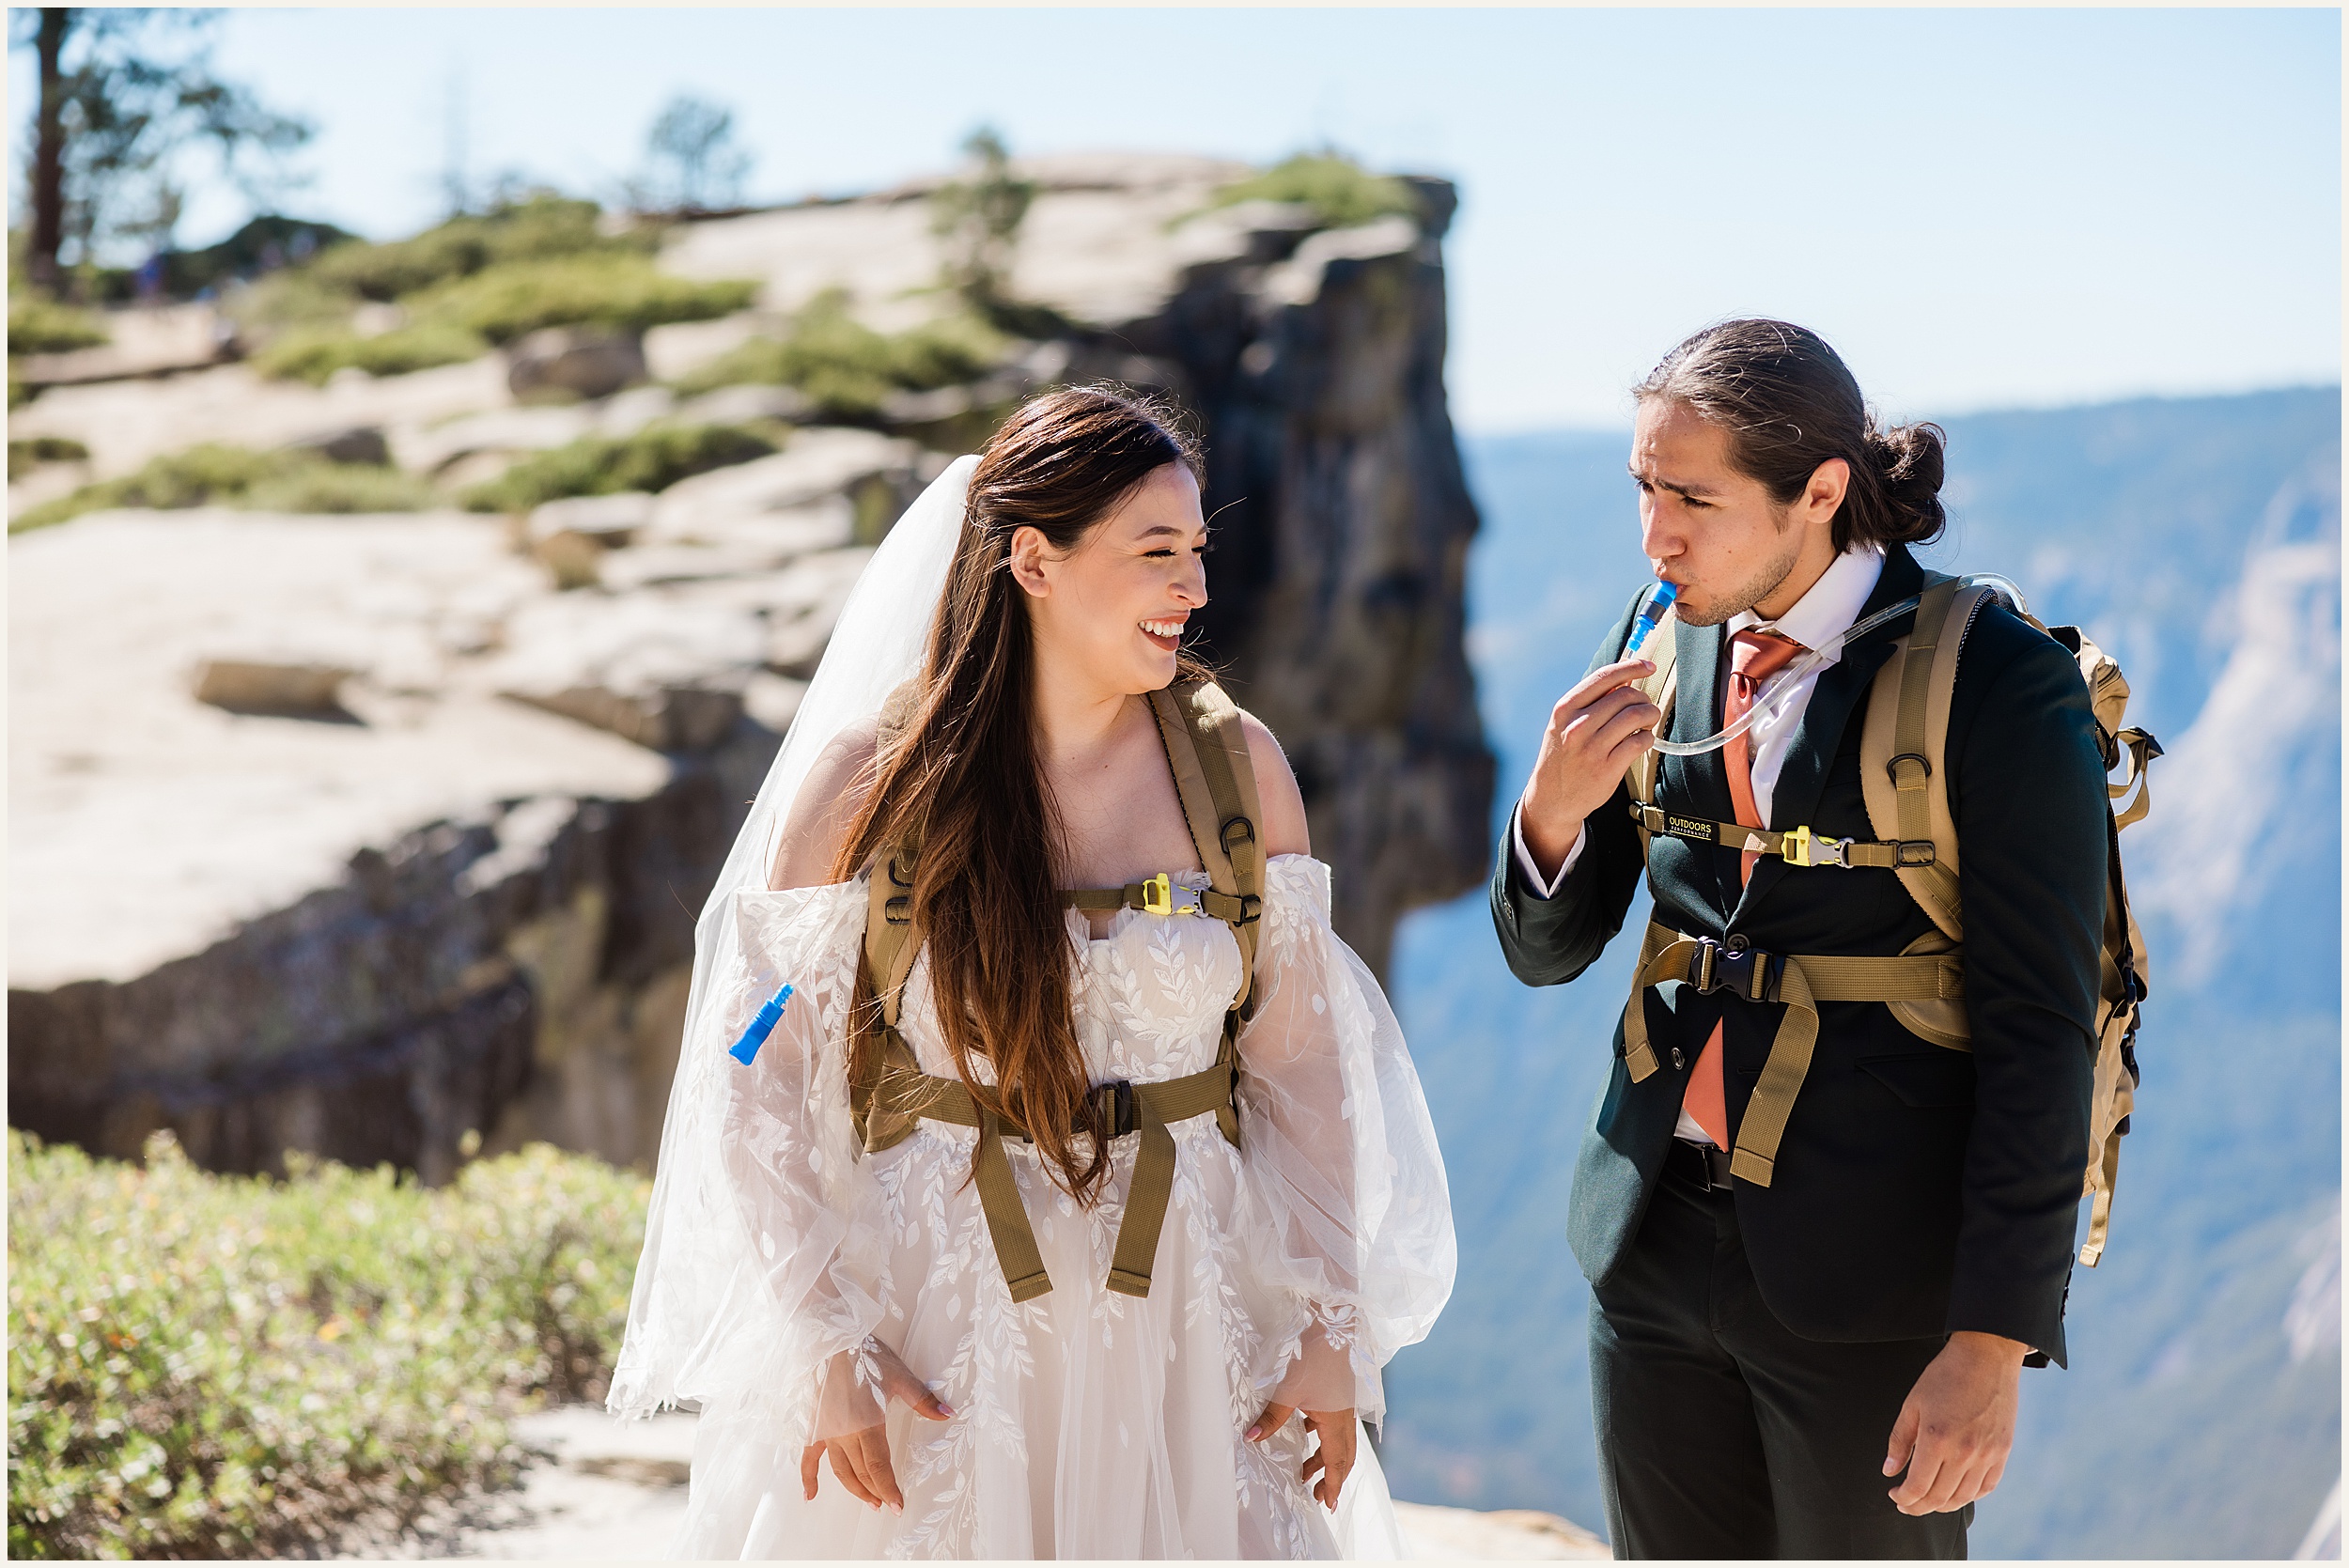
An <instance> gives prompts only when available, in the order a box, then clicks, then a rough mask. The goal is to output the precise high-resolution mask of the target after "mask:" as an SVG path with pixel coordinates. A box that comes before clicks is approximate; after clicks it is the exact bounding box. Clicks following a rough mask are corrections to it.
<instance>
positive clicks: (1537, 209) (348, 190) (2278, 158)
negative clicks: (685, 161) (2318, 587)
mask: <svg viewBox="0 0 2349 1568" xmlns="http://www.w3.org/2000/svg"><path fill="white" fill-rule="evenodd" d="M217 58H218V62H219V64H220V66H221V67H222V68H223V69H224V70H225V71H226V72H227V73H229V74H231V75H233V76H235V77H238V78H241V79H242V80H244V81H246V82H248V83H250V84H252V85H255V86H257V87H258V88H259V89H260V90H261V91H262V93H263V94H264V95H265V96H266V97H268V98H269V99H271V100H272V101H274V102H276V103H279V104H281V105H283V106H286V107H289V108H293V109H297V110H300V111H302V112H303V113H305V114H307V115H309V116H312V117H313V118H314V119H316V120H317V121H318V122H319V125H320V128H321V130H320V134H319V138H318V140H317V141H316V143H315V144H314V145H313V146H312V147H311V148H310V149H309V150H308V151H307V152H306V153H305V154H303V157H302V159H301V160H300V165H301V166H302V167H303V168H304V169H306V170H307V171H309V172H310V174H311V176H312V179H311V180H310V183H309V184H308V186H307V187H306V189H304V190H303V192H301V193H300V194H296V195H295V196H293V197H292V198H291V199H289V200H288V202H286V204H285V205H286V206H287V207H288V209H289V210H296V211H303V212H309V213H315V214H318V215H320V216H324V217H329V218H332V219H334V220H335V221H337V222H339V223H342V224H344V225H347V226H350V227H352V228H355V229H358V230H359V231H361V232H363V233H366V234H369V235H373V236H377V237H386V236H391V235H395V234H398V233H401V232H405V231H407V230H410V229H412V228H414V227H416V226H419V225H422V224H424V223H426V222H428V221H429V220H430V219H431V218H433V217H434V216H435V215H436V204H437V202H438V199H439V197H438V190H439V177H440V174H441V172H442V170H443V168H444V167H445V166H446V163H447V159H448V143H449V134H448V130H449V125H450V121H451V115H450V105H451V102H452V100H453V99H461V101H462V102H463V104H464V116H463V117H464V123H465V126H466V144H467V148H468V159H467V162H468V165H469V167H470V169H471V171H472V173H474V175H475V176H481V175H487V174H493V173H497V172H500V171H507V170H511V171H516V172H521V173H525V174H528V175H532V176H536V177H538V178H541V179H550V180H552V181H553V182H555V183H557V184H561V185H565V186H568V187H570V188H574V189H582V190H589V191H593V190H597V189H608V188H609V187H610V186H611V185H612V184H613V183H614V182H615V181H616V180H617V179H618V178H619V177H621V176H623V175H625V174H627V173H629V172H630V171H631V170H632V169H633V168H634V167H635V166H636V165H637V164H638V163H639V162H640V159H641V149H642V146H643V141H644V136H645V132H646V129H647V127H648V126H649V125H650V123H651V120H652V118H653V116H655V115H656V114H657V113H658V111H659V109H660V107H661V103H662V102H663V101H665V100H666V99H667V98H668V97H669V96H670V95H671V94H673V93H675V92H677V91H681V90H691V91H693V92H697V93H700V94H702V95H705V96H707V97H709V98H713V99H715V100H717V101H721V102H723V103H726V104H728V105H729V106H731V107H732V108H733V109H734V110H735V111H736V115H737V119H738V124H739V127H740V132H741V134H742V136H743V138H744V140H745V141H746V142H747V144H748V146H749V147H750V148H751V150H752V151H753V152H754V154H755V155H756V163H755V165H754V169H753V171H752V175H751V179H750V189H751V192H752V194H754V196H756V197H759V198H762V199H770V200H771V199H788V198H792V197H796V196H799V195H801V194H807V193H809V192H816V191H821V192H846V191H854V190H858V189H863V188H867V187H871V186H874V185H878V184H881V183H885V182H888V181H891V180H894V179H898V178H900V177H902V176H905V175H907V174H910V173H913V172H916V171H919V170H924V169H929V168H936V167H939V166H941V165H942V164H944V163H947V162H949V161H951V158H952V156H953V149H954V147H955V146H956V144H957V142H958V141H959V140H960V138H961V137H962V135H963V134H964V133H965V132H967V131H968V130H969V129H970V128H971V127H972V126H973V125H974V124H976V123H978V122H980V121H982V120H985V121H990V122H992V123H994V124H995V125H997V126H998V127H1000V128H1001V129H1002V130H1003V132H1004V134H1005V136H1006V138H1007V140H1008V141H1009V142H1010V143H1011V144H1012V146H1013V147H1014V149H1015V150H1016V151H1018V150H1030V151H1045V150H1066V149H1075V148H1085V147H1149V148H1169V149H1182V150H1195V151H1201V152H1208V153H1215V154H1220V155H1225V156H1230V157H1235V158H1240V159H1247V160H1251V161H1256V162H1266V161H1270V160H1273V159H1276V158H1278V157H1280V156H1283V155H1284V154H1286V153H1288V152H1291V151H1294V150H1297V149H1299V148H1300V147H1310V146H1315V145H1318V144H1322V143H1333V144H1335V145H1337V146H1339V147H1344V148H1346V149H1347V150H1349V151H1351V152H1353V153H1355V154H1356V155H1358V156H1360V157H1361V158H1363V159H1365V160H1366V161H1368V162H1371V163H1377V164H1379V165H1382V166H1385V167H1389V168H1397V169H1409V170H1414V171H1425V172H1432V173H1438V174H1443V175H1448V176H1450V177H1452V178H1453V179H1456V180H1458V181H1459V182H1460V184H1461V187H1462V195H1463V206H1462V210H1461V216H1460V219H1459V223H1458V225H1457V227H1456V228H1455V231H1454V235H1453V239H1452V241H1451V243H1450V246H1449V250H1448V259H1449V263H1450V266H1451V274H1452V287H1453V309H1454V314H1453V342H1452V359H1451V364H1450V379H1451V385H1452V390H1453V396H1454V402H1455V411H1456V412H1457V413H1458V415H1459V417H1460V420H1461V423H1462V424H1463V425H1464V426H1465V427H1468V428H1470V429H1472V430H1478V431H1500V430H1511V429H1523V428H1529V427H1544V426H1561V425H1564V426H1596V425H1614V424H1618V423H1621V422H1622V421H1623V420H1624V419H1625V418H1626V397H1625V395H1624V393H1623V388H1624V387H1625V386H1626V384H1627V383H1628V382H1629V381H1630V380H1633V379H1634V378H1636V377H1637V376H1638V375H1639V374H1640V373H1641V371H1643V370H1644V369H1645V368H1646V367H1647V366H1648V365H1650V364H1651V363H1653V361H1654V360H1655V359H1656V358H1657V356H1658V355H1659V354H1660V353H1661V352H1662V351H1663V350H1664V349H1667V348H1669V347H1670V346H1671V344H1672V342H1673V341H1675V340H1676V339H1677V338H1678V337H1680V336H1681V335H1683V334H1685V333H1687V332H1688V331H1690V330H1692V329H1693V328H1695V327H1697V326H1700V325H1702V324H1703V323H1704V322H1706V321H1708V320H1711V319H1715V318H1719V317H1722V316H1727V315H1733V314H1743V313H1749V312H1766V313H1770V314H1776V315H1782V316H1787V317H1790V318H1794V319H1797V320H1800V321H1803V322H1805V323H1806V324H1808V325H1811V326H1812V327H1815V328H1816V329H1818V330H1819V331H1820V332H1822V333H1824V334H1826V335H1827V336H1828V338H1829V339H1830V340H1831V341H1833V342H1835V343H1836V344H1837V345H1838V347H1839V348H1841V349H1842V350H1843V353H1844V355H1845V357H1846V358H1847V359H1848V360H1849V361H1850V362H1851V363H1852V365H1853V367H1854V369H1855V370H1856V371H1857V372H1858V374H1859V378H1860V380H1861V383H1862V385H1863V386H1866V387H1867V388H1868V389H1869V391H1870V393H1871V395H1872V396H1875V398H1876V399H1877V400H1878V401H1879V402H1880V403H1882V404H1883V405H1884V407H1885V409H1886V411H1888V412H1891V413H1895V414H1918V413H1947V412H1956V411H1967V410H1972V409H1979V408H1983V407H1991V406H2013V405H2049V404H2057V403H2063V402H2073V401H2080V400H2085V399H2091V398H2101V397H2108V396H2127V395H2132V394H2138V393H2146V392H2159V393H2183V392H2202V391H2219V390H2235V389H2241V388H2248V387H2253V386H2267V385H2277V384H2284V383H2292V382H2306V381H2316V380H2326V381H2329V380H2338V379H2339V375H2340V365H2341V21H2340V15H2339V13H2338V12H2337V11H2332V10H2308V9H2303V10H2264V11H2257V10H2074V11H2028V10H1947V11H1923V10H1907V11H1874V10H1817V11H1765V10H1735V11H1668V10H1530V9H1514V10H1475V11H1460V10H1452V11H1436V10H1407V9H1381V10H1353V9H1311V10H1287V11H1261V10H1257V11H1242V10H1214V11H1206V10H1192V11H1169V10H1140V9H1117V10H1110V9H1034V10H1020V11H1002V10H970V9H963V10H929V11H880V10H742V9H716V10H680V9H659V10H654V9H627V8H603V9H567V8H545V9H524V10H480V9H466V10H456V9H448V10H420V9H396V10H395V9H381V10H369V9H328V10H307V11H304V10H286V9H270V10H245V11H239V12H236V13H233V14H232V15H231V16H229V17H228V18H227V19H226V22H225V23H224V25H223V28H222V31H221V39H220V48H219V53H218V56H217ZM28 64H29V62H28V61H26V60H25V59H24V58H23V55H22V54H19V55H17V56H16V57H15V58H13V59H12V60H11V62H10V85H11V87H12V89H13V91H12V95H11V101H12V102H13V103H14V104H16V105H17V106H18V117H19V118H22V115H23V105H24V104H25V102H26V99H25V96H24V91H23V89H24V86H25V85H26V77H27V75H28V70H27V67H28ZM17 130H18V133H19V134H18V140H19V142H20V143H21V139H22V138H21V132H22V127H21V126H20V127H18V128H17ZM11 162H12V165H17V164H21V162H22V160H21V147H18V148H16V149H13V152H12V159H11ZM15 183H17V181H15V180H14V179H12V185H13V184H15ZM243 215H244V214H243V211H242V210H241V207H239V206H238V205H237V204H236V203H235V202H234V200H233V198H231V197H229V196H227V195H226V194H220V195H218V196H216V197H213V198H211V199H209V200H206V201H204V202H202V203H199V205H198V206H197V207H196V208H195V209H194V211H193V214H192V216H191V219H190V221H189V222H188V224H187V225H186V226H185V228H184V229H183V231H182V234H181V239H182V241H183V242H186V243H202V242H205V241H210V240H212V239H214V238H217V237H218V236H219V234H220V233H222V232H224V231H226V229H227V228H229V227H232V226H234V225H235V224H236V223H237V222H238V221H241V218H242V217H243Z"/></svg>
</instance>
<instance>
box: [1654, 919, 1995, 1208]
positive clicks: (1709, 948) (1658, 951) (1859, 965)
mask: <svg viewBox="0 0 2349 1568" xmlns="http://www.w3.org/2000/svg"><path fill="white" fill-rule="evenodd" d="M1675 980H1676V981H1680V982H1682V983H1684V984H1686V985H1690V986H1695V987H1696V988H1697V990H1698V992H1699V994H1701V995H1709V994H1711V993H1712V992H1714V991H1716V990H1724V989H1725V990H1730V991H1733V992H1735V994H1737V995H1740V996H1743V997H1744V998H1745V999H1746V1000H1747V1001H1782V1002H1784V1003H1785V1004H1786V1012H1785V1014H1784V1015H1783V1016H1782V1017H1781V1018H1780V1019H1779V1025H1778V1033H1777V1035H1776V1036H1775V1037H1774V1038H1773V1039H1772V1040H1771V1042H1770V1054H1769V1056H1768V1057H1767V1058H1766V1059H1765V1061H1764V1062H1763V1064H1762V1077H1761V1079H1759V1080H1758V1081H1757V1082H1756V1083H1755V1084H1754V1086H1753V1097H1752V1098H1751V1099H1750V1100H1749V1101H1748V1102H1747V1104H1746V1113H1745V1115H1744V1117H1743V1118H1742V1119H1741V1120H1740V1121H1739V1123H1738V1125H1737V1147H1736V1150H1735V1153H1733V1154H1732V1155H1731V1157H1730V1163H1729V1169H1730V1172H1731V1174H1733V1175H1735V1177H1736V1178H1737V1179H1738V1180H1739V1181H1744V1182H1750V1183H1752V1184H1753V1185H1754V1186H1756V1187H1767V1186H1769V1185H1770V1182H1771V1179H1772V1177H1773V1176H1774V1175H1775V1174H1776V1173H1777V1168H1778V1149H1779V1144H1780V1142H1781V1141H1782V1140H1783V1139H1784V1137H1785V1134H1786V1124H1787V1121H1788V1119H1789V1118H1790V1117H1792V1116H1793V1115H1794V1111H1795V1100H1796V1098H1797V1096H1798V1095H1799V1094H1801V1092H1802V1085H1803V1080H1804V1079H1806V1078H1808V1077H1809V1076H1810V1074H1811V1058H1812V1053H1813V1051H1814V1049H1815V1048H1816V1047H1817V1045H1818V1040H1819V1003H1820V1002H1822V1001H1881V1002H1885V1003H1888V1004H1894V1005H1897V1004H1899V1003H1901V1002H1919V1003H1937V1004H1945V1005H1946V1004H1954V1003H1958V1002H1961V1001H1962V1000H1963V998H1964V996H1965V994H1966V971H1965V968H1964V965H1963V964H1962V962H1961V961H1960V959H1959V957H1958V955H1956V954H1955V953H1921V952H1917V951H1914V950H1912V951H1911V952H1909V953H1906V954H1902V955H1898V956H1895V957H1873V956H1870V957H1848V956H1843V955H1831V954H1830V955H1784V956H1781V955H1773V954H1766V953H1758V952H1751V951H1748V950H1746V949H1744V948H1743V947H1739V948H1737V949H1736V950H1735V951H1732V949H1731V947H1730V946H1729V945H1728V944H1725V943H1721V942H1718V941H1715V940H1713V939H1710V938H1705V937H1690V936H1688V935H1686V934H1685V933H1682V932H1678V931H1674V930H1673V929H1672V927H1670V926H1668V925H1663V924H1657V923H1656V922H1654V921H1650V922H1649V923H1648V928H1647V936H1646V938H1645V939H1644V940H1642V941H1641V945H1640V965H1639V968H1638V970H1636V971H1634V974H1633V976H1632V988H1631V1001H1630V1005H1629V1006H1628V1007H1627V1008H1626V1010H1625V1012H1624V1062H1625V1065H1626V1069H1627V1070H1628V1071H1629V1072H1630V1075H1631V1079H1632V1081H1634V1082H1635V1083H1636V1082H1638V1081H1640V1080H1641V1079H1646V1078H1648V1077H1650V1076H1652V1075H1653V1074H1654V1073H1655V1072H1656V1070H1657V1061H1656V1048H1655V1047H1654V1046H1653V1045H1651V1044H1650V1043H1649V1040H1648V1036H1647V1019H1646V1016H1645V1010H1644V1008H1643V1007H1642V1006H1641V997H1642V996H1643V995H1644V994H1645V992H1646V989H1647V987H1648V986H1661V985H1663V984H1665V983H1666V982H1668V981H1675ZM1941 1043H1944V1044H1949V1043H1950V1042H1946V1041H1945V1042H1941ZM1954 1048H1956V1049H1960V1050H1962V1049H1965V1047H1964V1046H1962V1045H1959V1046H1954Z"/></svg>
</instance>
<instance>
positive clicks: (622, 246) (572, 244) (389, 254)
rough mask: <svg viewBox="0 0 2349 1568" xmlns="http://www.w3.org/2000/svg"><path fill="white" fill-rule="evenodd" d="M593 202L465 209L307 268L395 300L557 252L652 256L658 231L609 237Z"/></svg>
mask: <svg viewBox="0 0 2349 1568" xmlns="http://www.w3.org/2000/svg"><path fill="white" fill-rule="evenodd" d="M600 218H601V214H600V213H599V210H598V209H597V207H596V204H595V203H594V202H592V201H572V200H569V199H567V198H565V197H562V196H556V195H546V194H540V195H536V196H532V197H529V198H526V199H524V200H522V201H518V202H512V203H508V204H506V205H505V206H502V207H498V208H494V209H492V210H490V211H488V212H485V213H480V214H473V213H465V214H460V215H459V216H457V217H454V218H451V219H449V220H448V221H447V222H445V223H443V224H440V225H436V226H434V227H432V228H428V229H426V230H425V231H424V232H423V233H422V234H418V235H415V236H413V237H412V238H410V239H407V240H395V241H390V242H389V243H386V244H381V245H376V244H369V243H366V242H365V241H359V242H355V243H352V244H347V245H336V246H334V247H333V248H332V249H329V250H325V251H321V252H320V253H319V256H318V259H316V260H315V261H313V262H311V263H310V264H309V266H308V267H307V268H305V269H303V271H305V272H308V273H309V274H310V276H311V277H312V279H314V280H315V281H316V282H317V283H319V285H321V286H322V287H326V288H330V289H333V290H335V291H336V292H339V293H343V294H347V295H350V296H352V297H354V298H357V299H363V300H376V301H384V302H388V301H392V300H398V299H401V298H404V297H405V296H407V295H410V294H414V293H417V292H420V291H421V290H423V289H427V288H430V287H433V286H434V285H436V284H444V283H449V282H451V281H453V280H455V279H458V278H465V277H471V276H473V274H474V273H475V272H483V271H485V270H487V269H489V268H490V267H494V266H498V265H501V264H503V263H507V262H516V261H544V260H547V259H549V258H551V257H554V256H587V255H598V256H637V257H640V258H643V257H648V256H651V254H652V250H653V245H654V242H655V238H656V237H655V235H654V234H653V233H652V232H651V231H649V230H637V229H630V230H626V231H623V232H620V233H616V234H606V233H604V232H603V230H602V229H601V227H600V226H599V224H600Z"/></svg>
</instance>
